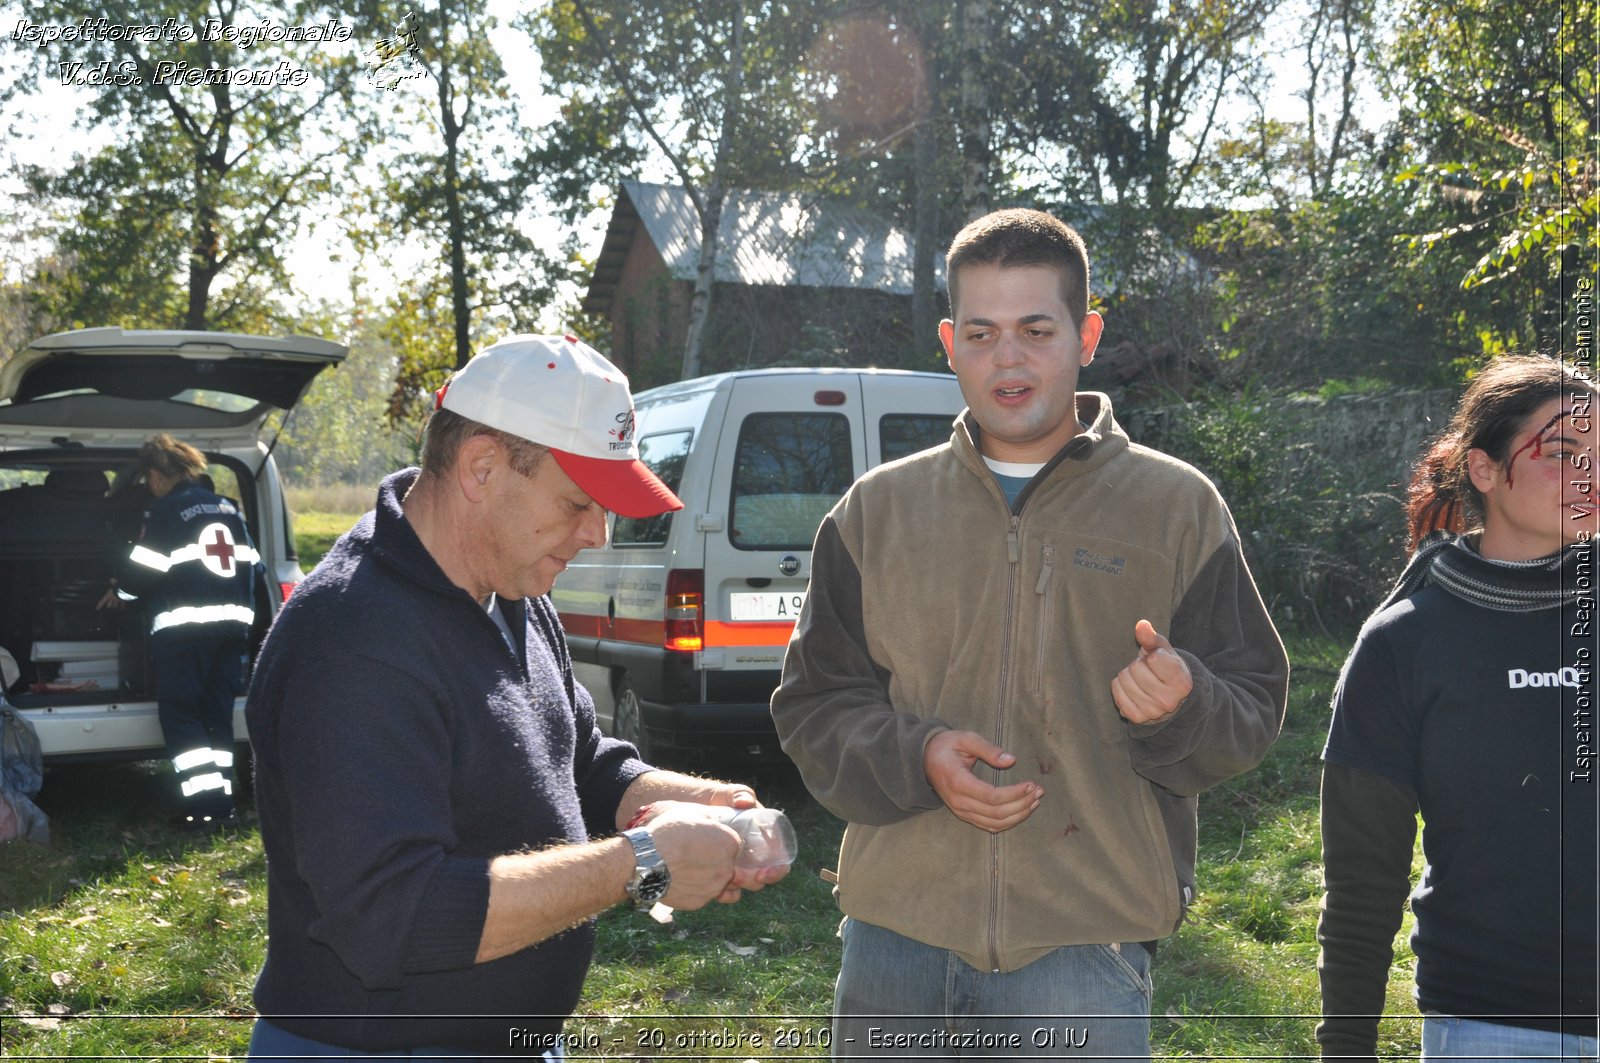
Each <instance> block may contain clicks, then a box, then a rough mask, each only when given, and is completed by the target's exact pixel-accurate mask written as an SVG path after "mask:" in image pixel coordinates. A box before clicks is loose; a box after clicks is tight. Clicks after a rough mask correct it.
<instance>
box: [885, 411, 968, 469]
mask: <svg viewBox="0 0 1600 1063" xmlns="http://www.w3.org/2000/svg"><path fill="white" fill-rule="evenodd" d="M954 420H955V418H954V417H952V416H951V415H950V414H947V413H939V414H926V413H888V414H884V415H883V417H881V418H879V420H878V453H880V454H882V455H883V460H884V462H885V463H887V462H891V461H894V460H896V459H897V458H903V457H906V456H907V455H908V454H915V453H916V452H917V451H919V450H927V449H928V448H929V447H937V446H939V445H940V444H942V443H946V442H949V440H950V425H951V422H952V421H954Z"/></svg>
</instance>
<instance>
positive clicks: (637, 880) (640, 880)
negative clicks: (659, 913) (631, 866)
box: [628, 867, 670, 905]
mask: <svg viewBox="0 0 1600 1063" xmlns="http://www.w3.org/2000/svg"><path fill="white" fill-rule="evenodd" d="M669 884H670V880H669V879H668V877H667V869H666V868H665V867H652V868H650V869H649V870H643V869H635V871H634V875H633V888H632V889H631V890H629V891H628V892H629V893H631V894H633V899H634V902H635V903H637V904H640V905H649V904H654V903H656V902H657V901H659V900H660V899H661V898H662V897H665V896H666V895H667V886H668V885H669Z"/></svg>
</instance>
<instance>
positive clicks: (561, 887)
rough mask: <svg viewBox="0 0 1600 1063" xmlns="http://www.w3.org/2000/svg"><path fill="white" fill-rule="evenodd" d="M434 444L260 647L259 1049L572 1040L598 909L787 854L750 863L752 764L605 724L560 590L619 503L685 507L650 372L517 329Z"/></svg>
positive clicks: (621, 507) (712, 886)
mask: <svg viewBox="0 0 1600 1063" xmlns="http://www.w3.org/2000/svg"><path fill="white" fill-rule="evenodd" d="M421 465H422V467H421V469H420V470H417V469H409V470H406V471H404V472H400V473H396V474H395V475H393V476H390V477H389V478H388V479H386V480H385V481H384V483H383V486H382V488H381V489H380V491H379V494H378V504H377V508H376V509H375V510H374V511H373V512H372V513H369V514H367V515H366V516H365V517H363V518H362V519H361V521H360V523H358V524H357V525H356V526H355V528H353V529H352V530H351V531H350V532H349V533H348V534H347V535H345V536H344V537H343V538H341V539H340V540H339V541H338V542H337V543H336V544H335V545H334V547H333V549H332V550H331V551H329V553H328V555H327V557H326V558H325V559H324V560H323V562H322V564H321V565H319V566H318V567H317V569H316V571H315V572H313V573H312V574H311V576H310V577H309V578H308V579H307V580H306V581H305V582H304V583H302V584H301V585H300V586H299V587H298V588H297V589H296V590H295V593H294V595H293V596H292V597H291V598H290V600H289V602H288V604H287V606H286V607H285V609H284V610H283V612H282V614H281V615H280V616H279V618H278V621H277V623H276V624H275V625H274V626H273V629H272V631H271V633H270V635H269V636H268V638H267V641H266V644H265V646H264V647H263V649H262V653H261V658H260V661H259V663H258V665H257V669H256V675H255V680H254V683H253V685H252V687H251V690H250V697H249V704H248V708H247V717H248V719H249V724H250V737H251V742H252V743H253V745H254V747H255V758H256V800H257V806H258V808H259V810H260V814H261V834H262V840H263V842H264V844H265V847H266V852H267V874H268V932H269V940H268V948H267V960H266V965H265V966H264V968H263V969H262V972H261V976H260V978H259V979H258V981H257V983H256V993H255V999H256V1006H257V1010H258V1011H259V1012H260V1015H261V1017H260V1019H258V1021H257V1024H256V1027H255V1030H254V1034H253V1037H252V1041H251V1056H252V1057H253V1058H271V1057H278V1056H283V1057H289V1056H308V1055H346V1056H349V1055H357V1056H359V1055H362V1054H381V1055H396V1054H400V1055H406V1054H409V1055H411V1056H413V1057H415V1056H425V1055H428V1054H433V1053H436V1054H440V1055H462V1054H469V1055H498V1054H506V1053H513V1054H519V1055H523V1056H528V1055H532V1056H538V1055H540V1054H541V1053H542V1054H544V1055H546V1056H547V1057H548V1058H559V1057H560V1052H561V1049H560V1034H561V1030H562V1022H563V1019H564V1017H565V1016H567V1015H568V1014H570V1013H571V1011H572V1009H573V1007H574V1006H575V1005H576V1003H577V1000H578V993H579V989H580V988H581V986H582V983H583V978H584V975H585V973H586V972H587V970H588V966H589V961H590V956H591V953H592V948H593V928H592V917H593V916H594V915H596V914H597V913H599V912H600V911H603V910H604V909H606V908H609V907H611V906H612V905H615V904H619V903H622V902H624V901H632V902H633V903H634V904H636V905H638V906H639V907H641V908H646V909H648V908H651V907H652V906H653V905H655V904H656V903H664V904H666V905H670V906H671V907H674V908H679V909H693V908H698V907H700V906H702V905H705V904H707V903H709V902H711V901H713V900H721V901H732V900H736V899H738V897H739V895H740V893H741V891H742V890H749V889H759V888H760V887H761V886H763V885H765V884H767V883H769V882H771V881H775V880H776V879H777V878H778V877H781V875H782V871H781V870H772V871H766V872H761V873H759V874H754V873H751V872H747V871H743V870H736V869H735V867H734V859H735V856H736V852H737V849H738V839H737V836H736V835H735V834H734V833H733V831H732V830H730V829H729V828H728V827H726V826H725V825H724V824H723V823H722V822H721V821H720V820H719V818H718V817H717V815H716V813H715V811H714V809H713V807H712V806H723V807H724V808H726V807H729V806H731V807H736V808H742V807H751V806H754V805H755V804H756V803H757V802H756V798H755V794H754V793H752V792H751V791H750V789H749V788H748V787H745V786H739V785H734V784H730V783H721V782H714V781H708V780H704V779H695V778H691V777H689V776H685V775H679V774H676V773H674V772H667V771H658V770H654V769H652V768H650V767H649V766H648V765H646V764H644V763H642V762H640V761H639V760H638V759H637V754H636V752H635V751H634V749H633V747H632V746H629V745H627V744H626V743H623V742H619V741H616V740H614V739H610V738H606V737H603V736H602V735H601V734H600V732H599V730H598V729H597V727H596V725H595V715H594V705H593V703H592V702H591V700H590V698H589V695H588V693H587V692H586V691H584V689H583V688H582V687H581V686H578V685H576V684H575V683H574V682H573V678H572V666H571V662H570V659H569V658H568V655H567V647H566V642H565V639H564V637H563V635H562V633H561V627H560V624H559V622H558V620H557V619H556V612H555V610H554V608H553V607H552V606H551V604H550V601H549V599H548V598H547V597H545V596H546V594H547V593H548V592H549V590H550V588H551V585H552V584H553V583H554V581H555V579H556V577H557V576H558V575H559V574H560V573H561V571H562V570H563V569H565V568H566V566H567V565H568V564H569V563H570V562H571V560H572V558H573V556H574V555H575V554H577V552H578V551H580V550H582V549H585V548H587V547H592V546H600V545H601V544H603V543H604V542H605V535H606V530H605V518H606V511H607V510H610V511H613V512H616V513H620V514H622V515H624V516H629V517H648V516H654V515H656V514H658V513H664V512H666V511H668V510H674V509H680V508H682V503H681V502H679V501H678V499H677V498H676V497H675V496H674V495H673V494H672V492H671V491H670V490H669V489H668V488H667V487H666V485H664V484H663V483H662V482H661V481H660V480H658V479H657V478H656V477H655V476H654V475H653V474H651V472H650V471H649V469H647V468H646V467H645V466H644V465H643V464H641V463H640V462H639V460H638V449H637V447H636V445H635V443H634V439H633V400H632V397H631V396H630V394H629V392H628V383H627V379H626V377H624V376H623V375H622V373H620V372H619V371H618V370H617V369H616V367H615V366H613V365H611V363H609V362H607V361H606V360H605V359H604V358H602V357H601V356H600V355H599V354H598V353H596V352H595V351H594V350H592V349H591V348H589V347H587V346H586V345H584V344H582V343H580V342H578V341H577V340H576V339H574V338H573V337H571V336H567V337H542V336H517V337H513V338H511V339H508V340H505V341H503V342H501V343H498V344H496V345H494V346H492V347H490V348H488V349H487V350H485V351H483V352H482V353H481V354H479V355H478V356H477V357H476V358H474V359H473V360H472V361H471V362H469V363H468V364H467V366H466V367H465V368H464V369H462V370H460V371H459V372H458V373H456V375H455V377H454V378H453V379H452V380H451V381H450V383H449V384H448V385H446V386H445V387H444V388H442V389H441V390H440V392H439V395H438V401H437V404H436V408H435V411H434V413H433V416H432V418H431V419H430V421H429V423H428V428H427V436H426V440H425V442H424V446H423V452H422V463H421ZM646 806H653V807H651V808H650V811H649V813H648V814H647V815H648V818H647V819H646V820H645V822H646V823H647V825H646V826H643V827H636V826H635V821H636V820H638V819H640V813H641V810H643V809H645V808H646ZM596 839H598V840H596Z"/></svg>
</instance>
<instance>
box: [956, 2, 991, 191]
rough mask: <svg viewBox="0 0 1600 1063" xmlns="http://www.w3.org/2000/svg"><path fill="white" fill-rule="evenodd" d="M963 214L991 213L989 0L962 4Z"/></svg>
mask: <svg viewBox="0 0 1600 1063" xmlns="http://www.w3.org/2000/svg"><path fill="white" fill-rule="evenodd" d="M962 21H963V23H964V26H963V28H962V43H961V214H962V218H963V219H964V220H965V221H972V220H973V219H975V218H981V217H982V216H983V215H985V214H987V213H989V209H990V201H991V199H992V195H993V193H992V189H991V188H990V174H991V173H992V172H993V169H994V144H993V133H994V130H993V123H992V122H991V121H990V118H989V80H988V74H989V65H990V64H989V46H990V45H989V42H990V40H991V37H992V34H993V27H994V19H993V12H992V11H991V10H990V6H989V0H967V2H966V3H965V4H963V5H962Z"/></svg>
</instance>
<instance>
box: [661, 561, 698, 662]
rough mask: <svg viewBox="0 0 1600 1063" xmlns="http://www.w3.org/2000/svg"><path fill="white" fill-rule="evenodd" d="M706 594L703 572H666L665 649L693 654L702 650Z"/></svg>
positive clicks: (675, 569) (670, 570) (689, 569)
mask: <svg viewBox="0 0 1600 1063" xmlns="http://www.w3.org/2000/svg"><path fill="white" fill-rule="evenodd" d="M705 594H706V573H705V570H704V569H700V568H674V569H669V570H668V571H667V634H666V641H665V645H666V647H667V649H669V650H678V651H679V652H681V653H693V652H695V651H696V650H700V649H704V648H705V644H706V640H705V622H704V621H705V608H704V606H705Z"/></svg>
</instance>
